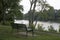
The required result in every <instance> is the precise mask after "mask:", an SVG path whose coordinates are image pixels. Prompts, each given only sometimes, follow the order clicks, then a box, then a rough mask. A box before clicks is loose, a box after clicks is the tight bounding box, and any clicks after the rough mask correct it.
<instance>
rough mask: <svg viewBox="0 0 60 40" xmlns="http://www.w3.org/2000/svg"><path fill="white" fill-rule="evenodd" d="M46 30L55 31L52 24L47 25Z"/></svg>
mask: <svg viewBox="0 0 60 40" xmlns="http://www.w3.org/2000/svg"><path fill="white" fill-rule="evenodd" d="M48 31H49V32H57V31H56V30H55V29H54V28H53V26H52V25H50V26H48Z"/></svg>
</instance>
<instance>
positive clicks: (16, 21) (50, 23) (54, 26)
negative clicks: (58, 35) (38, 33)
mask: <svg viewBox="0 0 60 40" xmlns="http://www.w3.org/2000/svg"><path fill="white" fill-rule="evenodd" d="M15 23H19V24H26V25H27V27H28V26H29V21H28V20H15ZM34 23H35V21H34ZM38 24H39V25H41V26H42V27H44V28H45V29H44V30H48V26H50V25H52V26H53V28H54V29H55V30H57V31H58V30H59V26H60V23H55V22H49V21H48V22H43V21H37V24H36V29H38Z"/></svg>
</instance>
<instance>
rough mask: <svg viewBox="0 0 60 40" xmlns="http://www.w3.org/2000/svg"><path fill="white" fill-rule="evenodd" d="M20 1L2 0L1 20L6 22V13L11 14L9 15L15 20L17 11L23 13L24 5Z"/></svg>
mask: <svg viewBox="0 0 60 40" xmlns="http://www.w3.org/2000/svg"><path fill="white" fill-rule="evenodd" d="M20 1H21V0H0V14H1V15H0V16H1V18H0V21H1V20H3V24H5V21H6V17H7V16H6V15H10V16H9V17H11V18H12V20H13V18H14V16H16V14H17V13H19V14H21V10H23V8H22V5H19V2H20ZM7 19H8V18H7Z"/></svg>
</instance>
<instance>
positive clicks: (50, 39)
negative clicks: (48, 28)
mask: <svg viewBox="0 0 60 40" xmlns="http://www.w3.org/2000/svg"><path fill="white" fill-rule="evenodd" d="M11 30H12V28H11V26H3V25H0V40H60V36H56V35H49V34H39V35H38V36H34V37H32V36H28V37H26V36H24V35H19V34H15V33H16V32H15V31H14V32H13V33H11Z"/></svg>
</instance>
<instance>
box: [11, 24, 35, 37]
mask: <svg viewBox="0 0 60 40" xmlns="http://www.w3.org/2000/svg"><path fill="white" fill-rule="evenodd" d="M11 26H12V29H17V32H18V30H24V31H26V36H28V32H32V35H33V34H34V32H33V29H32V28H31V27H27V26H26V25H25V24H17V23H12V24H11Z"/></svg>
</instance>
